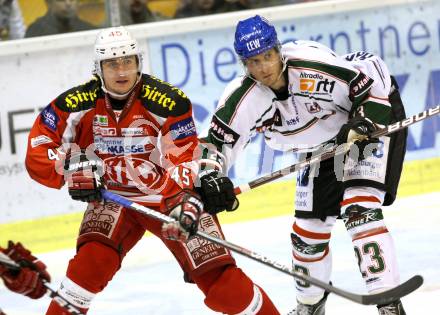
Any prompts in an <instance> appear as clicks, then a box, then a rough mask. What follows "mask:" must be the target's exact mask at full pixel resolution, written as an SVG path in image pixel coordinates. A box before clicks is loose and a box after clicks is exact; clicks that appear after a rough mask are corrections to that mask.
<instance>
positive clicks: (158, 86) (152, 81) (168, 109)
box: [139, 74, 191, 117]
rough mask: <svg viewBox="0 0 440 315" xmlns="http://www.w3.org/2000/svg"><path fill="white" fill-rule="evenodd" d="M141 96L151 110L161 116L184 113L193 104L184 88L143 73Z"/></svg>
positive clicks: (143, 102)
mask: <svg viewBox="0 0 440 315" xmlns="http://www.w3.org/2000/svg"><path fill="white" fill-rule="evenodd" d="M139 98H140V100H141V102H142V104H143V105H144V106H145V107H146V108H147V109H148V110H149V111H150V112H152V113H153V114H156V115H158V116H161V117H168V116H180V115H183V114H184V113H186V112H187V111H189V109H190V104H191V102H190V100H189V98H188V97H187V96H186V95H185V93H183V92H182V90H180V89H179V88H177V87H175V86H173V85H171V84H170V83H168V82H165V81H163V80H160V79H158V78H156V77H154V76H151V75H147V74H143V75H142V86H141V91H140V94H139Z"/></svg>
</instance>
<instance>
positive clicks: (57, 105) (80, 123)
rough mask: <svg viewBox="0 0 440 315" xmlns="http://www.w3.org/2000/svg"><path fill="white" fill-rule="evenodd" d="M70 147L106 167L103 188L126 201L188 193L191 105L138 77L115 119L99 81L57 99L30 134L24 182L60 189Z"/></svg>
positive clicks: (176, 92)
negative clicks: (27, 179)
mask: <svg viewBox="0 0 440 315" xmlns="http://www.w3.org/2000/svg"><path fill="white" fill-rule="evenodd" d="M76 145H77V146H79V148H81V149H91V150H93V152H95V153H96V155H97V156H98V157H99V158H101V159H102V160H103V161H104V164H105V180H106V184H107V186H108V188H109V189H111V190H117V191H118V192H119V193H121V194H123V195H125V196H133V197H134V196H145V195H166V194H169V193H172V192H175V190H176V188H178V186H177V185H175V184H176V183H175V181H174V180H178V181H180V183H179V184H180V185H181V186H182V185H183V186H190V187H192V180H191V179H192V176H191V175H194V174H191V172H190V171H189V170H188V168H185V167H182V166H181V165H188V163H186V162H191V161H193V160H195V159H196V158H197V152H196V149H197V147H198V139H197V132H196V128H195V124H194V120H193V117H192V106H191V102H190V100H189V99H188V97H187V96H186V95H185V94H184V93H183V92H182V91H181V90H180V89H178V88H176V87H174V86H172V85H170V84H168V83H166V82H164V81H162V80H159V79H157V78H155V77H153V76H150V75H147V74H143V75H142V78H141V80H140V82H139V84H138V85H137V86H136V88H135V89H134V92H133V93H132V95H131V96H130V97H129V99H128V101H127V105H125V107H124V108H123V110H122V111H121V112H120V113H118V114H117V115H115V112H114V111H113V110H112V109H111V105H110V100H109V98H108V96H106V95H105V93H104V92H103V91H102V88H101V82H100V80H99V78H97V77H94V78H93V79H92V80H91V81H89V82H87V83H85V84H83V85H79V86H77V87H74V88H72V89H69V90H68V91H66V92H64V93H62V94H61V95H60V96H58V97H57V98H56V99H55V100H53V101H52V102H51V103H50V104H49V105H48V106H47V107H46V108H45V109H44V110H43V111H42V112H41V113H40V114H39V116H38V117H37V119H36V121H35V123H34V125H33V127H32V129H31V132H30V134H29V139H28V149H27V155H26V168H27V171H28V173H29V175H30V176H31V177H32V178H33V179H34V180H36V181H37V182H39V183H41V184H43V185H46V186H48V187H53V188H61V187H62V186H63V184H64V177H63V175H62V171H60V170H59V169H60V168H59V166H58V165H59V164H62V163H60V161H61V162H62V160H63V156H64V153H65V152H67V149H69V148H72V147H73V146H76ZM182 163H183V164H182ZM189 164H191V163H189ZM179 165H180V166H179ZM176 172H177V173H176ZM175 175H178V176H175ZM171 176H172V179H171ZM139 201H140V200H139Z"/></svg>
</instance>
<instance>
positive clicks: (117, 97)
mask: <svg viewBox="0 0 440 315" xmlns="http://www.w3.org/2000/svg"><path fill="white" fill-rule="evenodd" d="M99 77H100V79H101V87H102V90H103V91H104V92H105V93H107V94H108V95H110V96H111V97H112V98H114V99H117V100H124V99H126V98H127V97H128V96H129V95H130V93H131V92H132V91H133V89H134V88H135V87H136V85H137V84H138V83H139V81H140V80H141V75H140V73H138V76H137V79H136V82H135V83H134V84H133V86H132V87H131V88H130V90H128V92H126V93H124V94H119V93H115V92H112V91H110V90H108V89H107V88H106V87H105V82H104V79H103V78H102V77H101V76H99Z"/></svg>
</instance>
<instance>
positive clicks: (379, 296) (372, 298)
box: [101, 189, 423, 305]
mask: <svg viewBox="0 0 440 315" xmlns="http://www.w3.org/2000/svg"><path fill="white" fill-rule="evenodd" d="M101 193H102V196H103V198H104V199H105V200H107V201H112V202H114V203H117V204H119V205H121V206H123V207H125V208H129V209H132V210H134V211H137V212H139V213H142V214H144V215H147V216H149V217H151V218H154V219H157V220H159V221H161V222H164V223H171V222H174V221H175V220H174V219H173V218H170V217H169V216H167V215H164V214H162V213H160V212H157V211H155V210H153V209H150V208H147V207H144V206H142V205H140V204H138V203H135V202H132V201H130V200H128V199H126V198H124V197H122V196H119V195H116V194H114V193H111V192H109V191H107V190H104V189H102V190H101ZM196 235H197V236H198V237H201V238H203V239H205V240H207V241H210V242H211V243H215V244H217V245H220V246H222V247H224V248H227V249H229V250H231V251H233V252H235V253H237V254H240V255H243V256H245V257H248V258H250V259H253V260H255V261H257V262H259V263H262V264H264V265H266V266H269V267H271V268H274V269H277V270H279V271H281V272H283V273H285V274H287V275H289V276H292V277H294V278H295V279H299V280H302V281H305V282H308V283H310V284H313V285H315V286H317V287H320V288H322V289H324V290H326V291H328V292H331V293H334V294H336V295H339V296H342V297H344V298H346V299H348V300H350V301H353V302H356V303H359V304H364V305H382V304H388V303H391V302H393V301H396V300H397V299H399V298H401V297H403V296H405V295H407V294H409V293H411V292H413V291H414V290H416V289H417V288H419V287H420V286H421V285H422V284H423V278H422V277H421V276H419V275H417V276H414V277H412V278H411V279H409V280H407V281H406V282H404V283H402V284H400V285H398V286H397V287H395V288H393V289H391V290H388V291H385V292H381V293H376V294H371V295H369V294H356V293H352V292H348V291H345V290H342V289H339V288H337V287H334V286H333V285H331V284H328V283H325V282H322V281H321V280H319V279H316V278H313V277H310V276H308V275H306V274H303V273H300V272H296V271H292V270H291V269H290V268H289V267H287V266H285V265H283V264H281V263H279V262H276V261H275V260H272V259H270V258H267V257H265V256H263V255H260V254H258V253H255V252H253V251H251V250H248V249H246V248H243V247H241V246H238V245H235V244H233V243H230V242H228V241H226V240H222V239H219V238H217V237H214V236H212V235H209V234H207V233H204V232H201V231H197V233H196Z"/></svg>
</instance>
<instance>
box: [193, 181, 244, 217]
mask: <svg viewBox="0 0 440 315" xmlns="http://www.w3.org/2000/svg"><path fill="white" fill-rule="evenodd" d="M198 191H199V193H200V195H201V196H202V200H203V203H204V204H205V211H206V212H208V213H209V214H212V215H214V214H217V213H219V212H221V211H224V210H226V211H234V210H236V209H237V208H238V205H239V203H238V199H237V197H236V196H235V192H234V185H233V184H232V182H231V180H230V179H229V178H228V177H224V176H223V177H221V176H219V174H218V172H211V173H209V174H207V175H204V176H202V177H201V178H200V188H198Z"/></svg>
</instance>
